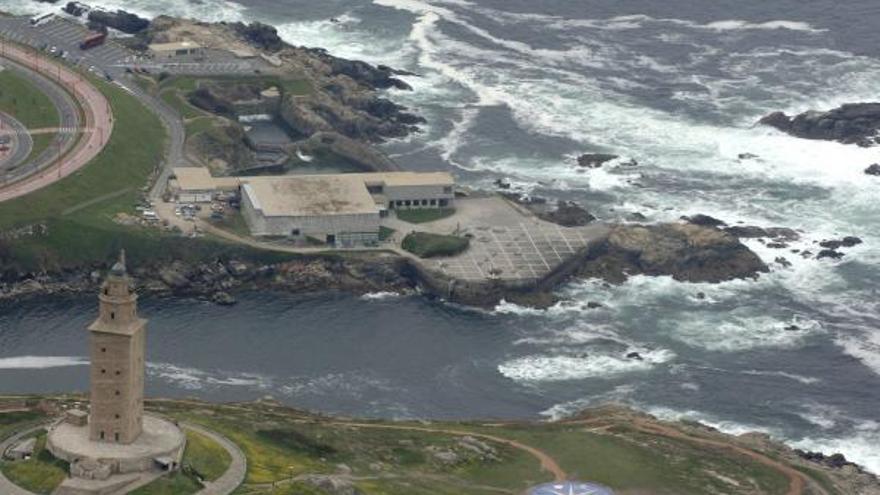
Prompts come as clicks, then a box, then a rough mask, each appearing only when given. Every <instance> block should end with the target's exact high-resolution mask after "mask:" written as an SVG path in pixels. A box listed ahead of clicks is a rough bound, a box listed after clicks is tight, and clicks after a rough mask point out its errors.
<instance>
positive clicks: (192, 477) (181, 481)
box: [131, 430, 232, 495]
mask: <svg viewBox="0 0 880 495" xmlns="http://www.w3.org/2000/svg"><path fill="white" fill-rule="evenodd" d="M231 462H232V458H231V457H229V453H228V452H226V450H224V449H223V447H221V446H220V445H218V444H217V443H216V442H214V441H213V440H211V439H210V438H208V437H206V436H204V435H202V434H200V433H196V432H194V431H190V430H187V431H186V450H185V451H184V454H183V463H182V464H183V470H182V471H181V472H178V473H174V474H172V475H171V476H166V477H163V478H159V479H158V480H156V481H154V482H152V483H150V484H149V485H146V486H143V487H141V488H139V489H137V490H135V491H133V492H131V495H190V494H193V493H196V492H198V491H199V490H200V489H201V488H202V484H201V483H199V481H198V480H197V479H196V478H197V476H200V477H202V478H203V479H205V480H207V481H214V480H216V479H217V478H219V477H220V476H222V475H223V473H225V472H226V470H227V469H228V468H229V464H230V463H231Z"/></svg>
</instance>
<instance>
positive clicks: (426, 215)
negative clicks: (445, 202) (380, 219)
mask: <svg viewBox="0 0 880 495" xmlns="http://www.w3.org/2000/svg"><path fill="white" fill-rule="evenodd" d="M396 211H397V218H398V219H400V220H403V221H404V222H409V223H427V222H433V221H436V220H440V219H441V218H446V217H451V216H452V215H454V214H455V208H413V209H411V210H396Z"/></svg>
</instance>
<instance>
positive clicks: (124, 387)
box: [89, 251, 147, 444]
mask: <svg viewBox="0 0 880 495" xmlns="http://www.w3.org/2000/svg"><path fill="white" fill-rule="evenodd" d="M98 300H99V301H100V302H99V314H98V319H97V320H95V322H94V323H92V325H91V326H89V332H90V334H91V339H90V346H91V357H92V366H91V414H90V416H89V438H90V439H91V440H93V441H98V442H113V443H123V444H129V443H132V442H134V441H135V440H136V439H137V438H138V436H140V434H141V431H142V430H143V412H144V349H145V343H146V324H147V321H146V320H144V319H141V318H138V315H137V294H135V293H134V291H133V289H132V286H131V279H130V278H129V276H128V273H127V272H126V268H125V251H122V252H121V253H120V255H119V261H118V262H116V264H115V265H113V268H111V269H110V273H109V274H108V275H107V279H106V280H105V281H104V284H103V285H102V286H101V293H100V294H99V296H98Z"/></svg>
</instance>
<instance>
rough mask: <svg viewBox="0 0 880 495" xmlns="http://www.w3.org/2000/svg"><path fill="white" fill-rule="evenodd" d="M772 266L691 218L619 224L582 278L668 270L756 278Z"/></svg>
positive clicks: (614, 278) (698, 277)
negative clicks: (695, 222) (649, 223)
mask: <svg viewBox="0 0 880 495" xmlns="http://www.w3.org/2000/svg"><path fill="white" fill-rule="evenodd" d="M767 271H769V269H768V268H767V265H766V264H764V262H763V261H761V258H759V257H758V255H756V254H755V253H754V252H752V251H751V250H750V249H749V248H748V247H746V246H745V245H744V244H742V243H741V242H740V241H739V239H737V238H736V237H735V236H733V235H731V234H729V233H727V232H725V231H723V230H720V229H717V228H715V227H707V226H703V225H695V224H690V223H683V224H678V223H666V224H656V225H618V226H616V227H614V228H613V229H612V230H611V234H610V235H609V236H608V238H607V239H606V240H605V242H603V243H602V244H601V245H600V246H599V247H598V248H597V249H595V250H594V252H592V253H591V254H590V256H589V257H588V259H587V260H586V262H585V263H584V265H583V267H582V268H581V270H580V272H579V274H578V275H579V276H581V277H596V278H603V279H605V280H608V281H611V282H622V281H623V280H625V279H626V277H628V276H630V275H640V274H644V275H654V276H659V275H669V276H672V277H673V278H674V279H676V280H680V281H686V282H722V281H725V280H732V279H737V278H754V277H756V276H758V275H759V274H761V273H764V272H767Z"/></svg>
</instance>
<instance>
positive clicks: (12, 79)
mask: <svg viewBox="0 0 880 495" xmlns="http://www.w3.org/2000/svg"><path fill="white" fill-rule="evenodd" d="M0 111H3V112H5V113H8V114H10V115H12V116H13V117H15V119H16V120H18V121H19V122H21V123H22V124H23V125H24V126H25V127H27V128H28V129H40V128H43V127H57V126H58V122H59V121H60V118H59V116H58V110H57V109H56V108H55V106H54V105H52V101H51V100H50V99H49V97H48V96H46V95H45V94H43V93H42V92H40V90H38V89H37V88H35V87H34V86H33V85H31V84H30V83H29V82H28V81H27V80H26V79H23V78H22V77H20V76H19V75H17V74H15V73H13V72H12V71H10V70H4V71H0Z"/></svg>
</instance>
